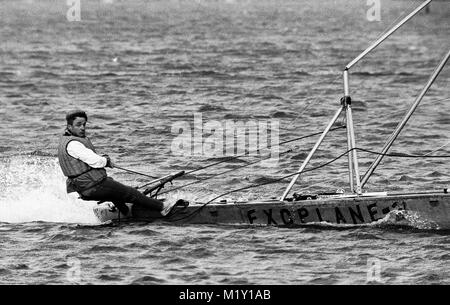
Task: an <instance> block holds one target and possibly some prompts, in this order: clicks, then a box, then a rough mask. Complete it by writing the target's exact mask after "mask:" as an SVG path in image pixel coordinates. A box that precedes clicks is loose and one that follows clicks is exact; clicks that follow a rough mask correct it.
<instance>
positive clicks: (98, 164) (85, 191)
mask: <svg viewBox="0 0 450 305" xmlns="http://www.w3.org/2000/svg"><path fill="white" fill-rule="evenodd" d="M87 120H88V117H87V114H86V113H85V112H84V111H81V110H76V111H72V112H69V113H68V114H67V116H66V121H67V127H66V130H65V132H64V135H63V136H62V137H61V139H60V142H59V147H58V159H59V165H60V166H61V169H62V171H63V173H64V175H65V176H66V177H67V181H66V184H67V193H72V192H77V193H78V194H80V197H81V199H83V200H98V201H111V202H112V203H113V204H114V205H115V206H116V207H117V208H118V209H119V211H120V212H121V213H122V214H124V215H127V214H128V212H129V211H128V210H129V209H128V206H127V205H126V204H125V203H133V204H136V205H138V206H141V207H144V208H148V209H151V210H156V211H159V212H160V213H161V215H162V216H166V215H167V214H169V212H170V211H171V209H172V208H173V207H174V206H175V204H176V200H174V201H173V202H170V203H169V202H162V201H159V200H156V199H153V198H150V197H147V196H145V195H144V194H142V193H141V192H139V191H138V190H136V189H135V188H133V187H130V186H126V185H123V184H121V183H119V182H117V181H114V180H113V179H112V178H111V177H108V176H107V174H106V170H105V167H110V168H113V167H114V164H113V163H112V162H111V159H110V158H109V156H108V155H103V156H100V155H98V154H97V153H96V152H95V148H94V146H93V145H92V143H91V141H90V140H89V138H87V137H86V122H87Z"/></svg>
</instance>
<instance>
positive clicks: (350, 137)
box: [280, 0, 432, 201]
mask: <svg viewBox="0 0 450 305" xmlns="http://www.w3.org/2000/svg"><path fill="white" fill-rule="evenodd" d="M431 1H432V0H426V1H424V2H423V3H422V4H421V5H419V6H418V7H417V8H416V9H415V10H414V11H412V12H411V13H410V14H408V15H407V16H406V17H405V18H403V19H402V20H401V21H400V22H398V23H397V24H396V25H395V26H393V27H392V28H391V29H390V30H389V31H387V32H386V33H385V34H384V35H382V36H381V37H380V38H378V39H377V40H376V41H375V42H374V43H372V44H371V45H370V46H369V47H368V48H367V49H365V50H364V51H363V52H362V53H361V54H359V55H358V56H357V57H356V58H355V59H353V60H352V61H351V62H349V63H348V64H347V66H346V67H345V69H344V72H343V78H344V97H343V98H342V99H341V104H342V105H341V107H340V108H339V109H338V111H337V112H336V114H335V115H334V116H333V118H332V120H331V121H330V122H329V123H328V125H327V127H326V128H325V130H324V132H323V133H322V135H321V136H320V138H319V139H318V140H317V142H316V144H315V145H314V147H313V148H312V150H311V151H310V153H309V154H308V156H307V157H306V159H305V160H304V161H303V163H302V165H301V166H300V168H299V170H298V173H297V174H296V175H295V176H294V177H293V178H292V180H291V182H290V183H289V185H288V187H287V188H286V190H285V191H284V193H283V195H282V196H281V198H280V201H283V200H285V199H286V197H287V195H288V194H289V192H290V191H291V189H292V187H293V186H294V184H295V182H296V181H297V179H298V178H299V176H300V174H301V173H302V171H303V170H304V169H305V167H306V166H307V165H308V163H309V161H310V160H311V158H312V156H313V155H314V153H315V152H316V150H317V149H318V148H319V146H320V144H321V143H322V142H323V140H324V138H325V136H326V135H327V133H328V131H329V130H330V129H331V127H332V126H333V124H334V123H335V122H336V120H337V119H338V117H339V115H340V114H341V112H342V111H343V110H345V112H346V119H347V147H348V150H349V151H350V152H349V156H348V168H349V183H350V189H351V191H352V192H355V193H357V194H358V195H360V194H361V193H362V187H363V186H364V183H365V182H367V179H368V176H367V174H366V175H365V176H364V178H365V179H364V178H363V182H364V183H363V182H362V181H361V180H360V175H359V166H358V156H357V153H356V150H355V148H356V139H355V133H354V128H353V113H352V107H351V97H350V86H349V71H350V68H351V67H353V66H354V65H355V64H356V63H357V62H359V61H360V60H361V59H362V58H364V57H365V56H366V55H367V54H369V53H370V52H371V51H372V50H373V49H375V48H376V47H377V46H378V45H380V44H381V43H382V42H383V41H384V40H386V38H388V37H389V36H390V35H392V34H393V33H394V32H395V31H397V30H398V29H399V28H400V27H401V26H402V25H403V24H405V23H406V22H407V21H408V20H410V19H411V18H412V17H414V16H415V15H416V14H417V13H418V12H420V11H421V10H422V9H423V8H424V7H426V6H427V5H428V4H430V3H431ZM380 161H381V160H380ZM375 167H376V166H375ZM369 176H370V175H369ZM355 182H356V189H355Z"/></svg>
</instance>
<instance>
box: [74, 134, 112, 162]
mask: <svg viewBox="0 0 450 305" xmlns="http://www.w3.org/2000/svg"><path fill="white" fill-rule="evenodd" d="M67 153H68V154H69V155H70V156H72V157H74V158H75V159H79V160H81V161H83V162H84V163H86V164H87V165H89V166H90V167H93V168H103V167H105V166H106V165H107V163H108V160H107V159H106V158H105V157H102V156H100V155H97V154H96V153H95V152H93V151H92V150H91V149H89V148H87V147H86V146H84V145H83V143H81V142H78V141H76V140H73V141H70V142H69V144H67Z"/></svg>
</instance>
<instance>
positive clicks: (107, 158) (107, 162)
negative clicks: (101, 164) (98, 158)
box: [103, 155, 114, 168]
mask: <svg viewBox="0 0 450 305" xmlns="http://www.w3.org/2000/svg"><path fill="white" fill-rule="evenodd" d="M103 157H105V158H106V165H105V167H110V168H114V163H113V162H112V161H111V158H110V157H109V156H108V155H103Z"/></svg>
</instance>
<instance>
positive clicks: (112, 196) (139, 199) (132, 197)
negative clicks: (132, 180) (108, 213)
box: [81, 177, 164, 211]
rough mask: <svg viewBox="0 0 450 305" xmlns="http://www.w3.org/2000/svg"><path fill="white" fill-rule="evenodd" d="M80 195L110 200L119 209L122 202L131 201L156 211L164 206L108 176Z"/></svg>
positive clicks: (89, 198)
mask: <svg viewBox="0 0 450 305" xmlns="http://www.w3.org/2000/svg"><path fill="white" fill-rule="evenodd" d="M81 195H82V196H83V198H86V199H88V200H102V201H111V202H112V203H114V205H116V206H117V207H118V208H119V209H120V206H121V205H123V204H124V203H133V204H136V205H138V206H141V207H144V208H147V209H151V210H156V211H162V210H163V207H164V204H163V203H162V202H161V201H159V200H156V199H153V198H150V197H147V196H145V195H144V194H142V193H141V192H139V191H138V190H136V189H135V188H133V187H130V186H126V185H124V184H122V183H119V182H117V181H114V180H113V179H112V178H110V177H108V178H106V179H105V180H104V181H103V182H101V183H100V184H98V185H96V186H94V187H93V188H90V189H88V190H86V191H84V192H82V194H81Z"/></svg>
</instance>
